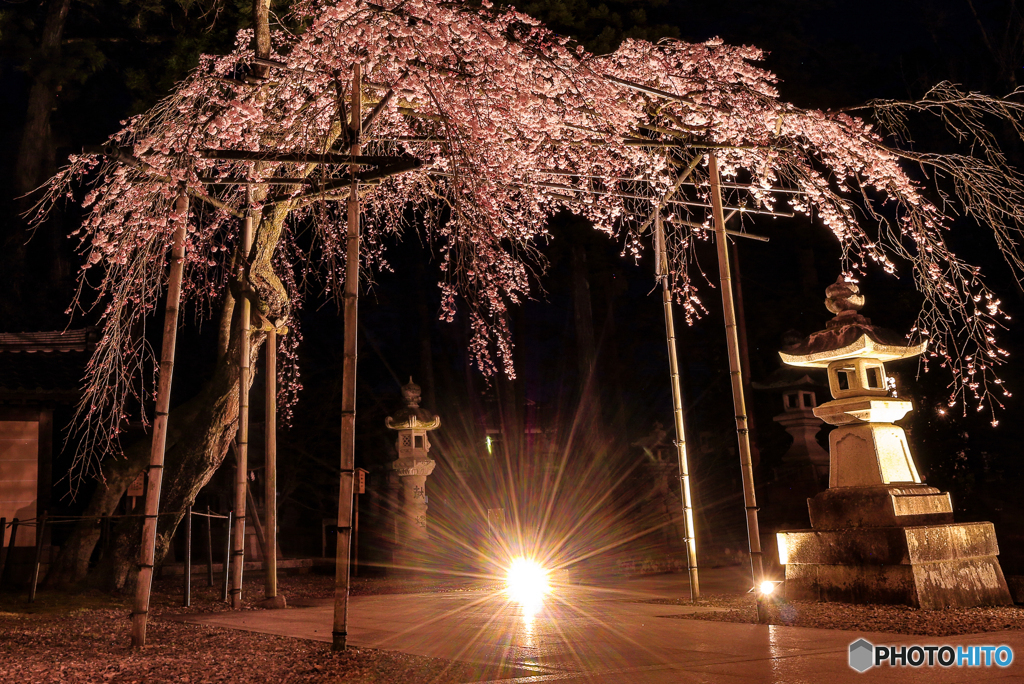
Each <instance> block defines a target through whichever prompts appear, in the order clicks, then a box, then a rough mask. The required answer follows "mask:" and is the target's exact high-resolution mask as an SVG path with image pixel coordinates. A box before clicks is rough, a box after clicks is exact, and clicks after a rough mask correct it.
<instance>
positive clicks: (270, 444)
mask: <svg viewBox="0 0 1024 684" xmlns="http://www.w3.org/2000/svg"><path fill="white" fill-rule="evenodd" d="M266 347H267V359H266V361H267V374H266V396H265V397H264V401H265V409H266V410H265V413H266V423H265V425H266V427H265V428H264V435H263V439H264V451H265V452H266V462H265V464H264V465H265V473H264V474H265V476H266V477H265V478H264V487H265V489H264V491H263V501H264V504H265V505H266V507H267V510H266V514H267V515H266V522H267V527H266V530H265V531H264V536H265V537H266V546H265V547H264V554H263V569H264V571H265V575H266V576H265V580H264V582H265V584H264V587H263V588H264V594H265V596H266V598H268V599H271V598H275V597H276V596H277V331H276V330H274V329H273V328H271V329H270V330H268V331H267V342H266Z"/></svg>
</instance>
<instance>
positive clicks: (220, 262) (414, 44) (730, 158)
mask: <svg viewBox="0 0 1024 684" xmlns="http://www.w3.org/2000/svg"><path fill="white" fill-rule="evenodd" d="M295 12H296V16H295V17H294V18H295V21H296V22H297V23H298V24H301V25H303V26H304V30H302V31H301V32H297V33H294V34H293V33H287V32H279V33H277V34H275V35H274V36H273V48H274V53H273V54H272V61H273V62H274V63H273V64H264V65H262V66H263V69H265V70H266V76H265V77H263V76H262V75H261V71H262V70H261V69H257V68H256V67H254V60H253V54H252V51H251V49H250V48H249V47H248V46H249V44H250V42H251V34H249V33H247V32H242V33H240V34H239V38H238V42H237V47H236V49H235V50H234V51H233V52H232V53H231V54H229V55H226V56H219V57H206V58H204V59H203V60H202V61H201V63H200V65H199V67H198V68H197V69H196V70H195V72H194V73H193V74H192V75H191V76H190V77H189V78H188V79H187V80H185V81H184V82H183V83H181V84H180V86H179V87H178V89H177V90H176V91H175V92H174V93H173V94H172V95H170V96H169V97H168V98H167V99H165V100H164V101H163V102H161V103H160V104H159V105H158V106H157V107H155V108H154V109H153V110H151V111H149V112H147V113H145V114H143V115H140V116H137V117H134V118H132V119H131V120H129V121H126V122H124V127H123V129H122V130H121V131H119V132H118V133H117V134H115V135H114V136H112V138H111V139H110V141H109V145H110V146H111V147H116V148H120V150H121V152H119V153H116V154H115V153H113V152H111V151H110V150H109V149H108V151H107V153H106V155H105V156H104V155H81V156H76V157H73V158H72V160H71V163H70V165H69V166H68V167H67V168H65V169H64V170H62V171H61V172H60V173H59V174H58V175H57V176H56V177H54V179H52V181H51V184H50V186H49V196H48V199H49V200H50V201H53V200H56V199H58V198H60V197H63V196H67V197H71V194H72V193H71V187H72V185H73V184H74V183H76V182H82V181H86V182H89V183H92V184H93V187H92V189H91V191H90V192H89V193H88V194H87V195H86V197H85V201H84V206H85V207H86V208H87V209H88V212H89V213H88V216H87V219H86V221H85V223H84V224H83V226H82V227H81V229H80V238H81V240H82V246H83V250H84V253H85V255H86V259H87V266H86V267H85V269H84V271H83V274H82V278H83V282H89V283H98V285H97V288H98V294H99V299H98V301H101V302H103V306H104V307H105V309H104V319H105V325H106V336H105V337H104V341H103V342H101V344H100V346H99V349H98V351H97V355H96V357H95V358H94V360H93V364H92V365H91V366H90V369H89V372H90V385H89V395H88V401H89V402H90V404H89V407H88V409H89V410H90V411H95V412H99V413H102V414H104V415H108V416H114V417H115V418H116V416H118V415H120V413H121V412H122V411H123V405H124V402H125V400H126V398H127V397H128V396H129V395H130V394H131V392H132V390H131V388H133V387H135V388H138V386H139V385H138V383H139V378H138V370H139V369H140V368H141V359H142V357H143V356H144V351H145V350H144V348H143V345H142V343H141V342H139V341H138V335H137V334H130V333H131V332H132V326H133V325H135V323H136V322H137V321H138V320H140V319H141V318H142V317H144V316H145V314H146V313H148V312H151V311H152V310H153V308H154V306H155V304H156V302H157V299H158V297H159V296H160V292H161V290H162V286H163V278H164V275H163V273H164V269H162V268H160V266H161V264H163V263H165V262H166V259H167V255H168V252H169V241H170V236H171V234H172V232H173V229H174V223H175V221H176V220H187V221H188V238H187V250H186V254H187V256H186V264H185V290H184V296H185V297H186V299H191V300H192V301H196V302H198V301H207V302H212V301H215V300H217V299H218V298H219V297H221V296H222V295H223V291H224V288H225V287H227V285H228V283H229V281H230V280H231V279H232V278H233V277H235V275H233V274H234V273H235V271H236V270H237V269H238V263H237V261H238V260H239V259H240V258H241V257H240V256H238V255H234V256H233V253H234V249H235V246H236V245H237V243H238V239H239V229H240V225H241V223H242V222H241V220H240V217H241V216H242V215H243V214H244V212H246V211H248V210H250V209H251V210H253V211H255V212H256V213H257V215H258V228H257V244H258V245H259V242H260V235H261V234H262V235H263V236H264V241H265V242H266V243H267V245H268V247H267V249H266V250H264V252H262V253H259V250H257V252H258V253H257V254H255V255H254V256H253V257H252V259H253V260H254V261H259V260H260V259H262V260H263V261H265V262H266V264H270V265H271V266H270V268H271V270H272V271H273V272H276V273H278V274H279V275H280V277H281V278H283V279H284V281H285V283H281V282H275V281H276V280H277V278H276V277H271V278H269V280H268V281H267V282H264V283H259V282H251V283H250V286H251V287H252V288H253V289H254V290H255V291H256V293H257V296H258V297H260V298H261V301H264V302H266V306H265V307H264V308H265V309H266V310H265V311H263V314H264V315H265V316H266V317H267V318H268V319H271V320H274V321H275V322H277V323H278V324H280V323H283V322H285V321H287V319H288V316H289V304H288V302H289V301H290V299H292V298H294V297H296V295H297V293H298V292H299V291H300V290H302V289H303V288H305V287H309V286H310V284H311V283H313V282H316V283H317V284H318V286H319V287H322V288H323V290H324V291H327V292H329V293H339V292H340V290H341V281H342V279H343V278H342V274H343V272H344V269H343V265H344V264H343V262H344V241H343V236H344V220H345V219H344V211H345V209H344V202H343V201H339V200H344V199H345V197H346V196H347V192H348V189H347V179H348V178H350V176H349V174H350V170H349V168H348V166H347V165H345V164H342V163H337V162H336V161H332V160H331V159H330V158H329V155H331V154H344V153H345V152H346V151H347V149H348V147H347V145H348V141H347V138H346V134H345V131H346V129H347V124H348V120H349V113H348V111H347V107H348V102H349V101H350V98H351V90H350V89H351V84H352V78H351V74H352V68H353V64H355V63H358V64H360V65H361V69H362V77H363V81H362V91H361V93H360V97H361V101H362V109H363V112H364V116H365V115H366V113H367V112H370V111H372V110H374V108H375V107H378V105H379V106H380V111H379V114H378V115H377V116H376V117H375V118H374V119H373V121H372V122H371V123H370V124H369V125H368V127H367V129H366V130H365V131H364V132H363V137H362V140H361V142H362V154H363V155H378V156H388V157H397V158H400V159H415V160H418V165H415V167H414V168H411V170H409V168H407V170H406V171H405V172H404V173H400V174H396V175H391V176H388V177H385V178H381V179H378V180H377V181H374V182H370V183H367V184H364V185H362V186H360V187H361V190H360V193H361V201H362V206H363V222H364V223H363V236H364V240H363V243H362V257H363V259H364V260H365V265H366V266H367V267H369V268H370V270H371V271H372V270H381V269H384V270H386V269H389V268H390V267H389V265H388V263H387V257H386V251H385V247H386V244H387V242H388V240H389V238H391V237H392V236H394V235H397V234H399V233H401V232H402V231H406V230H418V231H420V232H421V233H422V235H423V236H424V238H425V240H424V241H425V242H426V243H428V244H430V245H431V246H432V248H433V249H435V250H436V252H437V254H438V256H439V263H440V267H441V271H442V282H441V284H440V285H441V292H442V304H443V312H442V315H443V316H444V317H447V318H449V319H450V318H451V316H452V315H453V313H454V311H455V308H456V306H463V307H465V308H466V309H467V310H468V316H469V319H470V321H471V325H472V329H473V339H472V341H471V343H470V346H471V351H472V353H473V354H474V356H475V358H476V360H477V362H478V364H479V366H480V368H481V369H482V370H483V371H484V372H486V373H493V372H496V371H498V370H499V369H500V368H501V367H502V366H503V367H504V370H505V371H506V372H509V373H511V368H512V366H511V362H510V355H511V347H510V340H509V337H510V336H509V328H508V326H507V314H508V311H509V307H511V306H514V305H516V304H517V303H519V302H521V301H522V299H523V298H524V297H526V296H528V295H529V293H530V292H531V287H532V286H533V285H534V283H533V280H534V278H535V276H536V275H537V274H538V273H539V272H540V271H541V270H542V269H543V258H542V255H541V253H540V252H539V251H538V250H539V244H540V243H541V242H542V241H544V240H546V239H547V238H548V237H549V236H548V233H547V220H548V218H549V217H550V216H551V215H552V214H554V213H556V212H558V211H561V210H563V209H567V210H570V211H572V212H575V213H578V214H581V215H583V216H585V217H587V218H588V219H590V220H591V221H592V222H593V224H594V226H595V228H597V229H598V230H601V231H604V232H605V233H607V234H608V235H609V236H611V237H613V238H615V239H617V240H618V241H619V242H620V243H621V244H623V245H624V248H625V251H626V253H629V254H632V255H634V256H636V257H639V256H640V254H641V253H642V251H643V250H645V249H648V248H649V243H650V231H649V230H648V228H649V226H650V220H649V219H650V216H651V214H652V211H653V210H654V208H655V207H656V206H658V205H659V203H662V202H663V201H664V212H665V214H666V220H667V230H668V235H667V244H668V247H669V255H670V274H671V278H672V285H673V288H674V292H675V293H676V297H677V300H678V301H679V302H680V303H681V304H682V305H683V306H684V307H685V310H686V313H687V315H688V318H690V317H692V316H696V315H699V314H700V312H701V311H702V310H703V307H702V306H701V303H700V300H699V298H698V294H697V287H696V284H695V282H694V281H693V279H692V278H691V269H690V266H691V265H692V254H693V246H694V242H695V241H696V240H701V239H707V230H706V228H707V226H708V225H709V221H710V218H709V213H710V210H709V209H708V207H707V204H708V203H709V183H708V180H709V179H708V174H707V156H706V155H707V154H709V153H712V152H713V153H715V154H717V155H718V157H719V161H720V166H721V168H722V169H723V173H724V175H725V180H726V181H727V184H726V195H727V196H726V202H727V204H729V205H730V206H737V207H742V208H744V209H746V210H750V211H760V212H762V213H764V212H771V211H775V210H778V211H796V212H800V213H804V214H807V215H809V216H813V217H814V219H815V220H820V221H821V223H823V224H824V225H825V226H826V227H827V228H828V229H830V230H831V231H832V232H833V233H834V234H835V236H836V237H837V239H838V240H839V241H840V242H841V244H842V246H843V248H844V255H845V256H844V265H843V269H844V271H845V272H846V273H847V274H848V275H849V277H856V274H858V273H862V272H863V271H864V269H865V268H867V267H868V266H869V265H870V264H877V265H878V266H880V267H881V268H884V269H885V270H886V271H889V272H894V271H895V270H896V268H897V265H900V268H909V269H910V270H911V271H912V272H913V277H914V278H915V280H916V282H917V285H918V288H919V289H920V290H921V292H922V293H924V295H925V305H924V308H923V310H922V313H921V317H920V320H919V324H918V328H917V329H916V331H915V332H916V333H917V334H919V335H922V336H925V337H928V338H929V339H930V340H931V350H932V353H933V355H935V357H936V358H937V359H938V360H939V362H940V363H941V364H942V365H951V366H952V367H953V372H954V375H953V377H954V384H953V385H952V388H953V393H952V394H953V397H954V400H957V398H958V397H959V399H963V398H965V396H970V397H974V398H976V399H979V400H984V399H985V398H986V397H991V394H992V392H991V388H992V386H991V385H990V384H988V381H986V380H985V378H991V377H992V376H991V368H992V366H993V365H996V364H998V363H999V362H1001V361H1002V358H1003V357H1004V356H1005V352H1004V351H1003V350H1001V349H1000V348H999V347H998V346H997V345H996V343H995V339H994V336H993V334H992V333H993V331H994V330H995V328H996V327H998V325H999V324H1000V321H1001V320H1002V318H1001V313H1000V311H999V303H998V300H997V299H996V298H995V297H994V295H993V294H992V293H991V292H989V291H988V289H987V288H986V287H985V285H984V284H983V282H982V281H981V279H980V275H979V273H978V271H977V269H975V268H974V267H972V266H970V265H968V264H966V263H964V262H962V261H961V260H960V259H959V258H957V257H956V256H955V255H954V254H952V253H951V252H950V250H949V249H948V248H947V246H946V244H945V242H944V238H943V233H944V231H946V230H947V229H948V227H949V225H950V221H951V219H950V215H951V214H950V213H949V212H952V211H953V210H952V209H949V210H947V209H945V205H943V207H941V208H940V207H939V206H937V205H936V204H934V203H933V202H930V201H929V200H928V199H927V198H926V197H925V196H924V194H923V192H922V188H921V187H920V186H919V185H918V184H917V183H915V182H914V181H913V180H912V179H911V178H910V177H909V176H908V175H907V173H905V171H904V170H903V168H902V167H901V162H903V161H905V159H906V157H905V155H903V154H902V153H901V151H900V150H898V149H896V148H895V147H890V146H887V144H886V143H885V140H884V139H883V138H882V137H880V136H879V135H878V134H876V133H875V132H873V131H872V128H871V126H869V125H867V124H865V123H864V122H863V121H861V120H860V119H858V118H855V117H852V116H850V115H849V114H847V113H826V112H820V111H813V110H804V109H800V108H797V107H794V106H792V105H789V104H787V103H785V102H781V101H780V100H779V99H778V96H777V91H776V89H775V77H774V76H773V75H772V74H771V73H770V72H768V71H765V70H764V69H761V68H760V67H758V66H756V65H755V64H754V63H755V62H756V61H758V60H759V59H760V58H761V52H760V51H759V50H757V49H755V48H753V47H734V46H729V45H724V44H723V43H722V42H721V41H718V40H712V41H708V42H706V43H702V44H687V43H683V42H680V41H675V40H672V41H663V42H660V43H657V44H652V43H649V42H644V41H637V40H627V41H625V42H624V43H623V44H622V45H621V46H620V47H619V49H618V50H616V51H615V52H614V53H612V54H610V55H604V56H595V55H591V54H589V53H587V52H585V51H584V50H583V49H582V48H581V47H578V46H575V45H573V44H572V43H571V42H570V41H569V40H567V39H565V38H563V37H560V36H558V35H555V34H553V33H551V32H549V31H547V30H546V29H544V28H543V27H542V26H540V25H539V23H538V22H537V21H536V20H534V19H532V18H531V17H528V16H526V15H523V14H521V13H518V12H516V11H506V10H497V9H494V8H492V7H490V5H489V3H486V2H485V3H484V6H483V7H482V8H478V9H470V8H468V7H464V6H460V5H459V4H458V3H450V2H437V1H436V0H403V1H401V2H397V1H395V0H383V1H382V4H373V3H370V2H366V1H364V0H338V1H335V0H331V1H330V2H316V1H313V0H310V1H309V2H304V3H299V4H298V5H297V9H296V10H295ZM216 151H231V152H238V151H243V152H250V153H253V154H254V155H256V156H253V157H252V158H250V159H245V160H241V159H237V158H235V159H231V158H224V157H225V155H218V154H217V153H216ZM283 153H293V154H295V155H306V156H305V158H303V159H302V160H300V161H290V162H283V161H273V160H271V159H270V158H269V156H270V155H280V154H283ZM259 155H267V158H263V159H260V158H259ZM228 156H230V155H228ZM236 156H237V155H236ZM278 158H279V157H278ZM408 166H409V167H412V166H413V165H412V164H410V165H408ZM368 168H373V167H372V165H371V166H370V167H368ZM688 169H689V170H690V172H691V173H690V175H689V176H688V177H687V178H686V179H685V182H683V183H682V184H680V181H681V180H682V174H684V173H685V172H686V171H687V170H688ZM240 181H245V182H248V183H252V185H249V186H248V187H249V188H250V189H251V190H250V195H249V196H248V197H247V190H246V186H245V185H241V184H239V182H240ZM183 188H187V190H188V192H189V193H190V195H191V197H192V202H191V210H190V214H189V216H188V217H187V219H186V218H185V217H180V218H177V219H176V218H175V217H173V216H172V211H171V207H172V204H173V202H174V199H175V198H176V197H177V196H178V194H179V192H181V191H182V189H183ZM782 190H784V191H785V192H782ZM670 191H672V193H673V194H672V195H671V197H666V193H669V192H670ZM975 201H980V202H982V203H983V202H984V201H987V200H986V198H982V199H981V200H978V199H977V198H975ZM1014 220H1016V218H1015V219H1014ZM1011 223H1012V221H1011ZM865 226H867V228H865ZM300 229H302V230H309V231H312V234H313V235H314V236H315V239H313V240H312V246H311V247H308V248H309V249H312V250H313V251H312V252H304V251H302V250H301V249H299V248H298V247H297V246H296V244H297V243H296V240H295V238H294V235H295V233H296V232H297V231H299V230H300ZM1012 229H1013V230H1015V229H1016V228H1012ZM282 236H283V237H282ZM282 240H284V241H285V242H287V243H288V244H289V245H291V246H290V247H288V248H287V249H284V248H281V249H277V247H278V245H279V243H281V242H282ZM1009 244H1010V246H1011V248H1012V240H1010V241H1009ZM282 254H285V255H288V257H289V259H291V262H290V265H285V264H283V263H282V258H283V257H282V256H281V255H282ZM275 255H276V256H275ZM233 259H234V260H235V266H234V269H235V270H232V266H231V264H232V260H233ZM275 260H276V266H275V265H273V262H274V261H275ZM293 269H294V273H293V272H292V271H293ZM93 271H96V273H95V276H93ZM229 272H230V273H231V275H229ZM314 276H319V278H314ZM273 290H278V291H279V292H278V294H277V295H276V296H275V295H274V292H273ZM282 293H283V294H282ZM293 339H297V338H293ZM132 340H135V341H132ZM291 349H292V352H291V353H294V348H291ZM297 382H298V380H297V378H295V383H297ZM138 392H139V390H136V393H138ZM117 422H118V421H117V420H112V421H110V422H109V423H108V424H109V425H111V426H114V429H116V425H117Z"/></svg>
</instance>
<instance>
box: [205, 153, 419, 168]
mask: <svg viewBox="0 0 1024 684" xmlns="http://www.w3.org/2000/svg"><path fill="white" fill-rule="evenodd" d="M199 154H200V156H202V157H203V158H204V159H222V160H224V161H253V162H264V163H267V164H347V165H351V166H384V165H386V164H393V163H395V162H397V161H400V160H402V159H405V157H398V156H386V155H372V154H340V153H338V152H324V153H322V154H319V153H309V152H255V151H251V150H200V151H199Z"/></svg>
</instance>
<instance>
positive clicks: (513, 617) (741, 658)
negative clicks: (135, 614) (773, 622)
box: [191, 569, 1024, 684]
mask: <svg viewBox="0 0 1024 684" xmlns="http://www.w3.org/2000/svg"><path fill="white" fill-rule="evenodd" d="M702 579H703V585H704V590H705V591H710V592H718V591H722V590H723V589H728V588H730V587H735V586H736V585H737V583H738V582H739V583H742V575H741V574H738V571H736V570H732V569H726V570H723V571H718V572H705V574H704V577H703V578H702ZM687 591H688V589H687V583H686V577H685V576H684V575H666V576H661V577H654V578H647V579H643V580H633V581H627V582H622V583H619V584H616V585H614V586H609V587H576V586H570V587H559V588H556V589H555V591H554V593H553V595H552V596H550V597H548V599H547V600H546V601H545V603H544V605H543V607H542V608H541V609H540V611H539V612H538V613H537V614H536V615H533V616H530V615H526V614H524V610H523V609H522V607H520V606H519V605H517V604H511V603H509V602H508V600H507V599H506V598H505V597H504V596H503V595H495V594H493V593H489V592H484V591H466V592H452V593H444V594H399V595H388V596H359V597H353V598H352V599H351V602H350V610H349V616H350V622H349V642H350V643H351V644H352V645H353V646H361V647H370V648H382V649H389V650H396V651H403V652H406V653H413V654H417V655H424V656H434V657H440V658H447V659H451V660H460V661H464V662H470V663H474V664H477V665H479V666H480V679H478V680H476V681H486V680H489V679H494V678H496V677H499V676H501V674H502V673H506V672H517V671H518V673H520V674H522V673H523V672H527V673H530V674H529V675H528V676H519V677H516V678H514V679H503V680H502V681H503V682H505V683H506V684H534V683H538V684H539V683H540V682H565V683H567V684H576V683H582V682H601V683H602V684H605V683H607V684H620V683H621V684H662V683H666V684H667V683H668V682H672V683H690V682H722V683H725V684H730V683H734V682H735V683H740V682H743V683H746V682H765V683H767V682H785V683H786V684H802V683H807V684H811V683H814V684H819V683H821V682H825V683H826V684H840V683H841V682H896V681H900V682H927V683H928V684H951V683H953V682H980V681H995V682H1000V684H1009V683H1010V682H1024V633H1021V632H1017V631H1009V632H994V633H988V634H980V635H973V636H967V637H944V638H937V639H925V638H921V637H897V636H895V635H882V634H869V633H857V632H842V631H835V630H822V629H807V628H801V627H778V626H767V625H743V624H732V623H723V622H709V621H704V620H679V619H671V617H669V616H672V615H679V614H683V613H685V612H687V611H692V610H694V608H691V607H687V606H669V605H657V604H650V603H638V601H642V600H644V599H648V598H657V597H678V596H681V595H686V593H687ZM325 603H326V602H325ZM332 616H333V612H332V607H331V606H330V605H326V604H325V605H317V606H313V607H305V608H289V609H287V610H283V611H245V612H241V613H218V614H214V615H205V616H195V617H193V618H191V619H192V620H194V621H197V622H202V623H204V624H210V625H218V626H221V627H229V628H234V629H244V630H251V631H256V632H265V633H269V634H280V635H283V636H291V637H298V638H303V639H315V640H320V641H330V640H331V623H332ZM861 637H863V638H866V639H867V640H868V641H870V642H872V643H875V644H886V645H888V644H895V645H899V644H914V643H922V644H938V645H943V644H950V645H953V646H957V645H971V644H978V645H985V644H996V645H998V644H1006V645H1009V646H1010V647H1011V648H1013V650H1014V655H1015V662H1014V663H1013V665H1011V666H1010V667H1007V668H1000V667H992V668H981V667H974V668H968V667H962V668H959V667H950V668H941V667H934V668H928V667H920V668H913V667H887V666H882V667H876V668H872V669H870V670H869V671H868V672H866V673H864V674H858V673H857V672H855V671H854V670H852V669H850V668H849V666H848V665H847V660H848V656H847V654H848V647H849V644H850V643H852V642H853V641H856V640H857V639H859V638H861ZM922 639H923V640H922ZM409 684H418V683H415V682H410V683H409Z"/></svg>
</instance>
